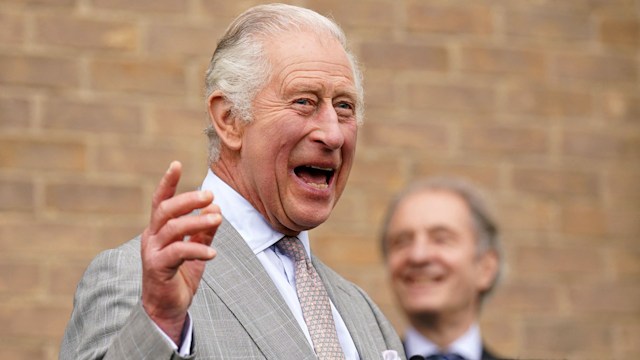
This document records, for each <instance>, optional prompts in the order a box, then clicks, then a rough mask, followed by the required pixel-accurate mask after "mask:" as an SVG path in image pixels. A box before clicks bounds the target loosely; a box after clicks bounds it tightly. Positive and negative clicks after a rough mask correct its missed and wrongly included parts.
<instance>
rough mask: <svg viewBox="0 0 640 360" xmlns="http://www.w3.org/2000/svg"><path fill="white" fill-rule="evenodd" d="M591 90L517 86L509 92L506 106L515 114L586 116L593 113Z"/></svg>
mask: <svg viewBox="0 0 640 360" xmlns="http://www.w3.org/2000/svg"><path fill="white" fill-rule="evenodd" d="M593 107H594V106H593V99H592V96H591V94H590V93H589V92H586V91H572V90H561V89H557V88H540V87H517V88H511V89H509V90H508V92H507V97H506V101H505V108H506V110H507V111H508V112H510V113H513V114H525V115H536V116H571V117H584V116H589V115H591V114H592V113H593Z"/></svg>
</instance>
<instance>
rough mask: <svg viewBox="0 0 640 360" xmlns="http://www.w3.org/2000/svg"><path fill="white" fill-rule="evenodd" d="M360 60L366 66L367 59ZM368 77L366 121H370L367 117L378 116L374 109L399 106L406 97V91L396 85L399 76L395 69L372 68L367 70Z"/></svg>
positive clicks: (366, 82)
mask: <svg viewBox="0 0 640 360" xmlns="http://www.w3.org/2000/svg"><path fill="white" fill-rule="evenodd" d="M360 61H362V62H364V63H365V66H366V62H367V59H360ZM366 78H367V80H366V81H365V83H364V93H365V103H366V104H365V108H366V112H365V122H368V120H366V119H373V118H375V117H376V116H375V112H373V111H375V110H377V109H393V108H394V107H397V106H399V104H400V103H402V99H403V98H404V91H403V90H401V89H400V88H399V86H396V84H395V81H396V79H398V76H397V74H396V73H395V72H394V71H393V70H389V69H374V68H371V69H368V70H367V75H366ZM372 113H373V115H372Z"/></svg>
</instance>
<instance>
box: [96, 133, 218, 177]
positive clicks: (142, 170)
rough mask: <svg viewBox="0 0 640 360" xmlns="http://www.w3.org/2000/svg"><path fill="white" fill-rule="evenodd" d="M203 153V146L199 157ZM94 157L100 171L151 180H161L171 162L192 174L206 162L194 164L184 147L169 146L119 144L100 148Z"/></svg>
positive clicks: (204, 150) (192, 157)
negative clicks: (140, 175) (150, 177)
mask: <svg viewBox="0 0 640 360" xmlns="http://www.w3.org/2000/svg"><path fill="white" fill-rule="evenodd" d="M159 143H160V142H159ZM206 151H207V150H206V148H205V147H202V154H205V153H206ZM97 157H98V161H97V164H96V165H97V168H98V169H99V170H100V171H104V172H108V173H117V172H121V173H139V174H146V175H153V176H154V180H155V179H156V178H157V179H158V180H159V179H160V177H161V176H162V174H164V173H165V171H166V170H167V167H168V166H169V164H170V163H171V162H172V161H173V160H179V161H180V162H182V166H183V169H184V170H187V169H188V170H189V171H193V170H194V169H195V168H197V167H198V165H201V166H200V168H202V167H204V166H205V163H201V164H198V163H196V162H195V161H194V160H195V159H194V156H193V155H192V154H191V153H190V152H189V151H187V149H186V147H180V146H178V145H175V146H171V144H163V145H155V144H150V145H144V144H121V145H119V146H118V147H116V148H114V147H112V146H106V147H100V148H99V149H98V155H97ZM154 182H155V181H154Z"/></svg>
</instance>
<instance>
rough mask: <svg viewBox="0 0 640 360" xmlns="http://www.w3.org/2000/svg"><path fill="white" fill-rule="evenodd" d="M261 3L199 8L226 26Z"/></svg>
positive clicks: (219, 2) (250, 0) (213, 2)
mask: <svg viewBox="0 0 640 360" xmlns="http://www.w3.org/2000/svg"><path fill="white" fill-rule="evenodd" d="M103 1H107V0H103ZM261 3H262V2H261V1H260V0H246V1H226V0H209V1H203V2H201V4H200V6H201V8H202V10H203V13H205V14H207V15H208V16H211V17H213V18H215V19H216V21H217V22H220V23H222V24H225V25H226V24H229V23H230V22H231V21H232V20H233V19H234V18H235V17H236V16H238V15H240V13H242V12H244V11H245V10H247V9H249V8H250V7H252V6H255V5H259V4H261ZM314 5H315V4H314ZM306 7H309V8H313V7H312V6H310V5H307V6H306ZM314 10H316V11H318V9H316V8H314Z"/></svg>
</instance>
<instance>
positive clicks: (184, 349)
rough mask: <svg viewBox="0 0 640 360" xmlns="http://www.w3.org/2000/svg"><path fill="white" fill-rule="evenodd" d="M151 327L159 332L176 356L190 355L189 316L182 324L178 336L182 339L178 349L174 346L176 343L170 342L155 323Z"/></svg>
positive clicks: (190, 324)
mask: <svg viewBox="0 0 640 360" xmlns="http://www.w3.org/2000/svg"><path fill="white" fill-rule="evenodd" d="M153 325H155V327H156V329H158V331H160V333H161V334H162V336H164V338H165V339H166V340H167V342H168V343H169V345H171V347H172V348H173V350H176V351H178V354H180V356H189V355H191V342H192V341H193V323H192V322H191V316H190V315H189V313H187V318H186V320H185V322H184V327H183V328H182V334H181V336H180V338H181V339H182V344H180V348H178V345H176V343H174V342H173V340H171V338H170V337H169V335H167V334H166V333H165V332H164V331H162V329H160V327H159V326H158V325H157V324H156V323H153Z"/></svg>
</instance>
